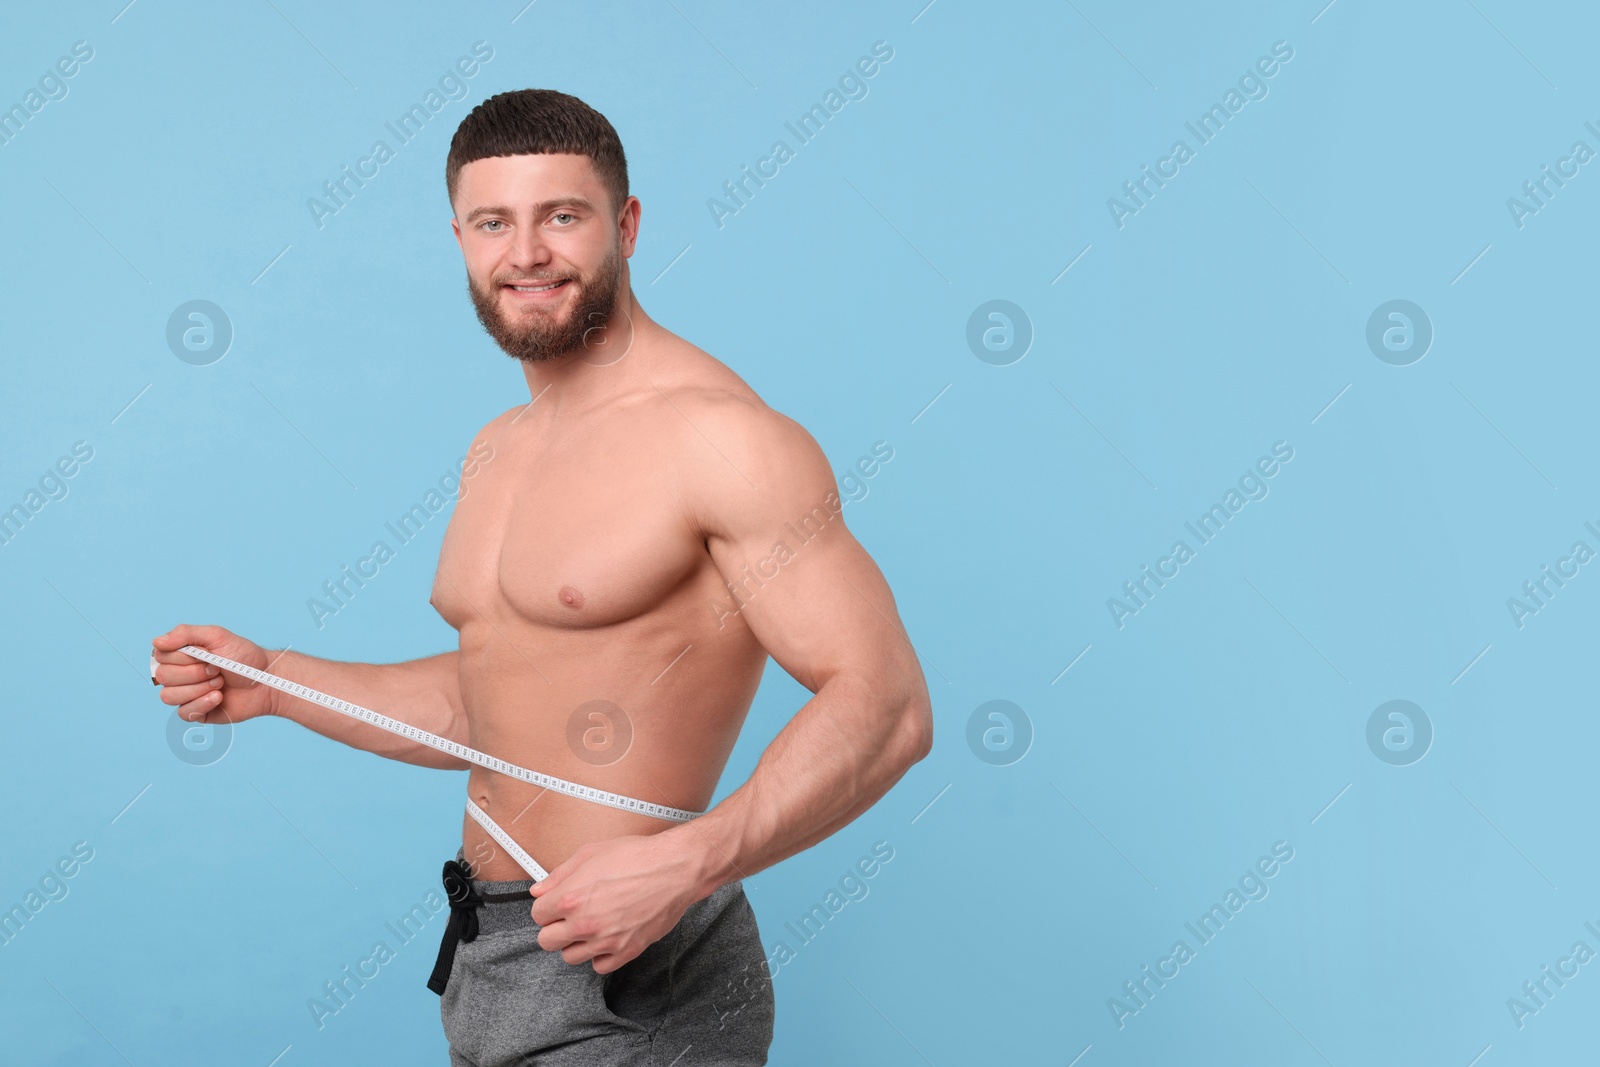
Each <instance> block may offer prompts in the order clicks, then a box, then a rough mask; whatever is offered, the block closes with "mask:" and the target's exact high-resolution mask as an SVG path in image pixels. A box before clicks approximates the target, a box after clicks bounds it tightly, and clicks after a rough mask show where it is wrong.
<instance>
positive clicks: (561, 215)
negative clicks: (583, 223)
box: [552, 211, 578, 219]
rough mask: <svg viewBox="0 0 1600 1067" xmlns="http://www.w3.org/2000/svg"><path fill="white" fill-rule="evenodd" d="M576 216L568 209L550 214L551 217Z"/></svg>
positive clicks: (574, 217)
mask: <svg viewBox="0 0 1600 1067" xmlns="http://www.w3.org/2000/svg"><path fill="white" fill-rule="evenodd" d="M577 217H578V216H576V215H574V214H572V213H571V212H570V211H558V212H556V213H555V215H553V216H552V218H558V219H576V218H577Z"/></svg>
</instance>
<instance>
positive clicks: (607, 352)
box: [522, 284, 660, 417]
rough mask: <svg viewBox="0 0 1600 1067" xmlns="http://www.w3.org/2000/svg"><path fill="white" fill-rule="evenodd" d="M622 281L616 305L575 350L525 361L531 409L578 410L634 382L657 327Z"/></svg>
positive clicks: (624, 388) (645, 361) (587, 408)
mask: <svg viewBox="0 0 1600 1067" xmlns="http://www.w3.org/2000/svg"><path fill="white" fill-rule="evenodd" d="M659 329H660V327H658V326H657V325H656V323H655V321H654V320H653V319H651V318H650V316H649V315H647V314H645V310H644V308H643V307H641V306H640V304H639V301H638V300H637V299H635V298H634V295H633V287H632V286H631V285H627V284H624V285H623V287H622V289H621V291H620V292H619V293H618V294H617V303H616V307H615V308H614V309H613V310H612V312H611V317H610V318H609V319H608V320H607V321H606V322H604V323H597V324H595V326H594V327H593V328H591V329H590V330H589V332H588V334H587V336H586V339H585V343H584V344H583V345H582V346H580V347H579V348H577V349H574V350H573V351H570V352H565V353H562V354H561V355H559V356H557V357H555V358H554V359H549V360H544V361H541V362H539V363H524V364H523V365H522V373H523V376H524V377H525V378H526V379H527V381H528V396H529V397H530V398H532V400H533V401H534V408H535V410H536V411H537V410H540V409H542V410H543V411H544V412H545V413H547V415H548V416H550V417H554V416H555V415H556V414H557V413H559V412H569V413H575V412H583V411H588V410H591V409H593V408H594V407H596V406H598V405H600V404H603V403H604V402H605V401H606V399H607V398H608V397H611V396H613V395H616V394H618V393H619V392H622V391H625V390H626V389H628V388H629V387H630V386H631V385H633V384H635V383H636V382H637V381H639V375H640V373H641V372H642V371H643V369H644V366H645V364H646V363H647V362H648V355H647V354H648V352H649V351H650V350H651V349H652V348H653V347H654V346H653V345H652V344H651V343H650V342H651V339H652V335H653V334H654V333H655V332H656V331H657V330H659Z"/></svg>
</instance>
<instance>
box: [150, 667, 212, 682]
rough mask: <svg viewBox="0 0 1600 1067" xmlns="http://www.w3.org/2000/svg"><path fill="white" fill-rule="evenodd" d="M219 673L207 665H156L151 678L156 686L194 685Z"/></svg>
mask: <svg viewBox="0 0 1600 1067" xmlns="http://www.w3.org/2000/svg"><path fill="white" fill-rule="evenodd" d="M221 673H222V670H221V668H219V667H214V666H212V665H211V664H209V663H157V664H156V669H155V674H154V675H153V676H152V677H153V678H154V680H155V683H156V684H157V685H196V684H198V683H200V682H203V681H205V680H207V679H208V678H215V677H216V676H217V675H219V674H221Z"/></svg>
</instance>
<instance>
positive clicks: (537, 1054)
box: [439, 852, 774, 1067]
mask: <svg viewBox="0 0 1600 1067" xmlns="http://www.w3.org/2000/svg"><path fill="white" fill-rule="evenodd" d="M456 858H457V860H458V861H460V862H464V861H465V854H464V853H460V852H458V853H457V856H456ZM531 885H533V882H532V881H531V880H528V879H524V880H521V881H514V882H486V881H479V880H477V879H474V880H473V881H472V887H473V889H474V890H475V891H476V892H477V893H478V894H479V895H480V896H487V895H491V894H509V893H521V894H526V893H527V891H528V888H529V887H530V886H531ZM532 907H533V897H532V896H526V895H525V896H523V897H522V898H521V899H518V900H509V901H496V902H490V903H484V904H482V905H481V906H480V907H478V908H477V909H476V915H477V918H478V934H477V937H475V938H474V939H473V940H471V941H462V942H460V943H459V944H458V945H457V946H456V950H455V960H454V962H453V963H452V965H451V967H450V974H449V981H448V984H447V985H446V986H445V990H444V993H443V994H442V995H441V996H440V1006H439V1012H440V1018H441V1020H442V1021H443V1023H444V1033H445V1037H446V1039H447V1040H448V1041H449V1042H450V1063H451V1067H511V1065H513V1064H515V1065H518V1067H534V1065H545V1064H549V1065H557V1064H574V1065H575V1064H583V1065H589V1064H608V1065H612V1064H614V1065H617V1067H633V1065H639V1067H645V1065H649V1067H723V1065H726V1067H735V1065H737V1067H744V1065H746V1064H751V1065H756V1064H765V1063H766V1062H767V1050H768V1048H769V1047H770V1046H771V1044H772V1025H773V1017H774V1004H773V997H772V982H771V979H770V977H769V976H768V970H767V961H766V953H765V951H764V950H763V949H762V947H761V937H760V931H759V930H757V928H756V917H755V912H754V911H752V910H751V908H750V902H749V901H748V900H747V899H746V898H745V894H744V887H743V886H742V885H741V884H740V883H739V882H730V883H728V884H727V885H724V886H721V887H720V888H718V889H717V890H716V891H715V892H713V893H712V894H711V895H710V896H709V897H706V898H705V899H704V900H700V901H697V902H695V903H694V904H691V905H690V906H689V910H688V911H687V912H685V913H684V916H683V918H682V919H681V920H679V922H678V925H677V926H675V927H673V928H672V929H671V930H670V931H669V932H668V933H667V934H666V936H664V937H662V938H661V939H660V940H659V941H657V942H655V943H654V944H653V945H650V946H649V947H648V948H646V949H645V950H644V951H643V952H642V953H640V954H639V955H638V956H637V957H635V958H634V959H632V960H629V961H628V962H627V963H626V964H624V965H623V966H622V967H619V968H618V969H617V970H615V971H612V972H611V973H610V974H604V975H602V974H596V973H595V971H594V967H593V966H592V965H591V964H590V963H579V964H570V963H567V962H566V961H565V960H563V959H562V958H561V953H560V952H547V951H545V950H544V949H542V948H540V947H539V943H538V940H537V938H538V936H539V925H538V924H537V923H535V922H534V921H533V918H532V917H531V916H530V915H529V914H528V912H529V909H530V908H532Z"/></svg>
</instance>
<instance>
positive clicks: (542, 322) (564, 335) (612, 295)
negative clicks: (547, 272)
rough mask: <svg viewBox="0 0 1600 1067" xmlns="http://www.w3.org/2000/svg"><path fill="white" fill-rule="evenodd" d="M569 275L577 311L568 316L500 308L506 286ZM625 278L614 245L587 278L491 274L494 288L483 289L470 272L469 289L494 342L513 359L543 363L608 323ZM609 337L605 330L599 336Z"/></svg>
mask: <svg viewBox="0 0 1600 1067" xmlns="http://www.w3.org/2000/svg"><path fill="white" fill-rule="evenodd" d="M562 278H569V279H571V280H569V281H568V282H567V287H568V288H572V287H576V288H577V296H576V298H575V299H574V300H573V301H572V309H571V310H570V311H569V312H568V313H567V316H566V318H565V319H558V318H557V317H556V314H557V313H555V312H553V311H543V310H540V309H535V308H530V309H526V310H523V311H520V312H516V313H513V314H511V315H507V314H506V313H505V312H504V311H502V310H501V307H500V292H501V288H500V287H501V286H502V285H505V284H508V283H513V282H515V283H523V282H529V283H533V284H539V283H543V282H553V281H560V280H562ZM621 279H622V253H621V250H620V249H618V248H616V247H615V246H613V247H612V249H611V251H610V252H609V253H608V254H607V255H606V258H605V260H604V262H602V263H601V264H600V266H599V267H597V268H595V272H594V274H592V275H591V276H589V277H586V278H572V276H570V275H555V276H552V277H545V278H518V277H515V276H514V275H513V276H508V277H504V278H491V279H490V282H491V284H492V286H493V288H492V289H488V290H485V289H481V288H479V287H478V284H477V282H475V281H474V280H473V278H472V275H471V273H470V272H469V273H468V274H467V292H468V293H469V294H470V295H471V297H472V306H473V308H474V309H476V311H477V312H478V321H479V322H480V323H482V324H483V328H484V329H485V330H487V331H488V333H489V336H490V337H493V338H494V342H495V344H497V345H499V346H500V348H501V350H503V351H504V352H505V354H506V355H508V356H510V357H511V358H512V359H517V360H521V361H522V362H524V363H543V362H547V361H549V360H552V359H555V358H557V357H558V356H564V355H566V354H567V353H569V352H574V351H577V350H579V349H581V348H583V347H584V338H585V335H586V334H587V333H588V332H589V331H590V330H593V329H597V328H601V327H604V326H605V325H606V324H607V323H608V322H609V321H610V320H611V313H612V312H613V311H614V310H615V309H616V304H617V290H618V288H619V287H620V283H621ZM598 336H599V337H601V338H604V337H605V330H604V329H601V330H600V333H599V335H598Z"/></svg>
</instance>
